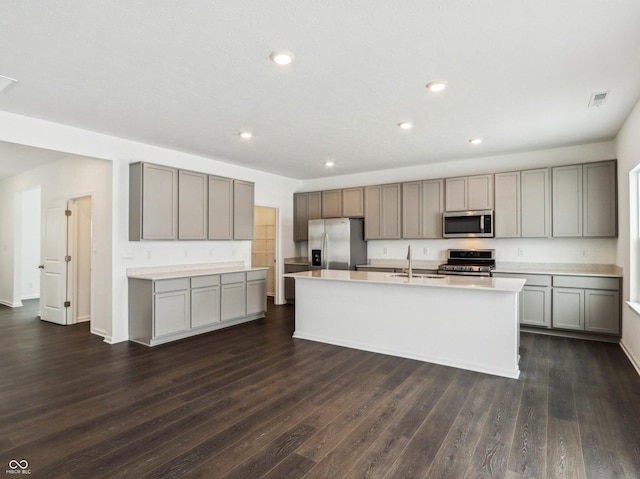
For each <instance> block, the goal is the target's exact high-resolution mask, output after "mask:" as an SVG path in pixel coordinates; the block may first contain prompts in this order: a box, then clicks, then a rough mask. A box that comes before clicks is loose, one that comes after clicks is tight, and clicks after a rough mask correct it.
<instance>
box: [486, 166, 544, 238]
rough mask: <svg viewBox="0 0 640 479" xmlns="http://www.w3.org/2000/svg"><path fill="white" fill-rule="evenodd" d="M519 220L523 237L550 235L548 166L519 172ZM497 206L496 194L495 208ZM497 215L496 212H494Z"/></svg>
mask: <svg viewBox="0 0 640 479" xmlns="http://www.w3.org/2000/svg"><path fill="white" fill-rule="evenodd" d="M520 202H521V203H520V204H521V209H520V212H521V214H520V221H521V235H522V237H523V238H546V237H549V236H550V229H551V228H550V224H551V221H550V219H551V188H550V183H549V168H540V169H536V170H525V171H521V172H520ZM498 206H499V203H498V201H497V196H496V210H497V208H498ZM496 216H497V213H496Z"/></svg>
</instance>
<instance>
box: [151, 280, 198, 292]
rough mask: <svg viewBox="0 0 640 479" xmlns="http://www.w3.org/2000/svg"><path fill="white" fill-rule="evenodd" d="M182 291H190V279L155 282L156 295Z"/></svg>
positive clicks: (154, 290)
mask: <svg viewBox="0 0 640 479" xmlns="http://www.w3.org/2000/svg"><path fill="white" fill-rule="evenodd" d="M181 289H189V278H175V279H162V280H159V281H154V282H153V292H154V293H165V292H167V291H180V290H181Z"/></svg>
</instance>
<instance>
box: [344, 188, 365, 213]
mask: <svg viewBox="0 0 640 479" xmlns="http://www.w3.org/2000/svg"><path fill="white" fill-rule="evenodd" d="M362 216H364V188H362V187H359V188H345V189H344V190H342V217H343V218H361V217H362Z"/></svg>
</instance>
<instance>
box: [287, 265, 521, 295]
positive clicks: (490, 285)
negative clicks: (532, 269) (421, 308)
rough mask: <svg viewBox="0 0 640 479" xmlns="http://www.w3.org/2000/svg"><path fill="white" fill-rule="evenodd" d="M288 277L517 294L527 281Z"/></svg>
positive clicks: (344, 274) (336, 273)
mask: <svg viewBox="0 0 640 479" xmlns="http://www.w3.org/2000/svg"><path fill="white" fill-rule="evenodd" d="M284 276H285V277H289V278H297V279H304V280H306V279H310V280H321V281H322V280H329V281H344V282H359V283H378V284H380V283H382V284H399V285H406V286H409V287H436V288H463V289H476V290H478V289H480V290H485V291H498V292H510V293H517V292H519V291H521V290H522V287H523V286H524V283H525V280H524V279H512V278H489V277H478V276H440V277H431V278H429V277H425V278H411V279H409V278H406V277H401V276H394V275H393V274H392V273H379V272H371V271H345V270H333V269H322V270H314V271H303V272H301V273H288V274H285V275H284Z"/></svg>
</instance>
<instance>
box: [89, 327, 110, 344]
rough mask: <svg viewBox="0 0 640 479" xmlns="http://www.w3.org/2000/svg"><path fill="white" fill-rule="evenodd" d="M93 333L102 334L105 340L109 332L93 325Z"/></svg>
mask: <svg viewBox="0 0 640 479" xmlns="http://www.w3.org/2000/svg"><path fill="white" fill-rule="evenodd" d="M91 334H95V335H96V336H102V337H103V338H105V341H106V339H107V332H106V331H104V330H102V329H98V328H94V327H92V328H91ZM107 342H108V341H107Z"/></svg>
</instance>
